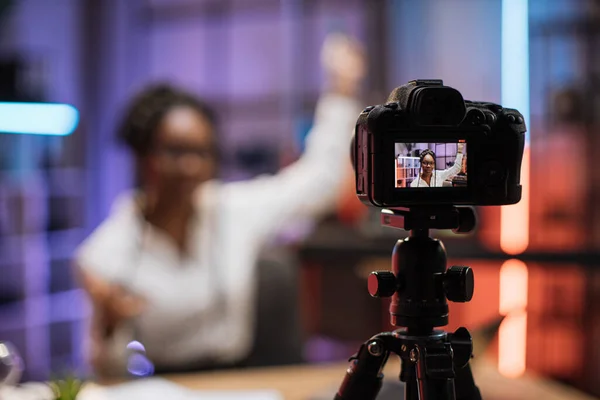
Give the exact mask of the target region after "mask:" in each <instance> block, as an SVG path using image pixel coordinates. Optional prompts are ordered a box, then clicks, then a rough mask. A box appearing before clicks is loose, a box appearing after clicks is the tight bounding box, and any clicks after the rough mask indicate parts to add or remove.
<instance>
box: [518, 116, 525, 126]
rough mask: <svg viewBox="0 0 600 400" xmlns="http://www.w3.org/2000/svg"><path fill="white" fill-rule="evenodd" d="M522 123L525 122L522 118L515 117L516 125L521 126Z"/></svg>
mask: <svg viewBox="0 0 600 400" xmlns="http://www.w3.org/2000/svg"><path fill="white" fill-rule="evenodd" d="M523 122H525V120H524V119H523V117H521V116H518V117H517V124H522V123H523Z"/></svg>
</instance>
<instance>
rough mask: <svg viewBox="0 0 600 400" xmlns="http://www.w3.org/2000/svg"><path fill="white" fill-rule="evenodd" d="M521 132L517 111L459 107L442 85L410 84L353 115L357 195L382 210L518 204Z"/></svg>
mask: <svg viewBox="0 0 600 400" xmlns="http://www.w3.org/2000/svg"><path fill="white" fill-rule="evenodd" d="M525 131H526V127H525V122H524V120H523V116H522V115H521V113H519V112H518V111H517V110H514V109H508V108H503V107H502V106H500V105H497V104H493V103H486V102H473V101H465V100H464V99H463V97H462V95H461V93H460V92H459V91H458V90H456V89H453V88H451V87H448V86H444V84H443V82H442V81H441V80H416V81H411V82H409V83H408V84H406V85H403V86H400V87H398V88H396V89H394V90H393V91H392V93H391V94H390V96H389V97H388V101H387V103H386V104H383V105H376V106H369V107H367V108H365V109H364V110H363V112H362V113H361V114H360V116H359V117H358V121H357V123H356V127H355V132H354V139H353V141H352V148H351V157H352V161H353V164H354V170H355V179H356V194H357V196H358V197H359V199H360V200H361V201H362V202H363V203H365V204H367V205H373V206H376V207H386V208H394V207H415V206H425V205H426V206H435V205H507V204H514V203H517V202H519V200H520V199H521V185H520V170H521V162H522V158H523V149H524V144H525ZM464 148H468V157H465V156H466V153H465V151H464ZM436 152H437V155H436ZM463 153H464V154H463ZM465 158H466V160H465ZM448 160H449V161H450V162H447V161H448ZM394 161H395V166H394ZM452 161H454V165H453V166H452V167H450V168H445V167H446V166H450V164H452ZM467 171H468V172H467Z"/></svg>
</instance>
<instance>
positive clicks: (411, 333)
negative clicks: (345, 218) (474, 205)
mask: <svg viewBox="0 0 600 400" xmlns="http://www.w3.org/2000/svg"><path fill="white" fill-rule="evenodd" d="M381 222H382V225H384V226H389V227H393V228H398V229H405V230H410V232H411V234H410V237H408V238H406V239H404V240H399V241H398V242H397V243H396V245H395V246H394V251H393V253H392V271H379V272H372V273H371V275H370V276H369V281H368V287H369V293H370V294H371V296H373V297H390V296H391V297H392V303H391V305H390V315H391V323H392V325H394V326H398V327H403V328H401V329H398V330H395V331H393V332H383V333H379V334H377V335H375V336H373V337H372V338H371V339H369V340H368V341H366V342H365V343H364V344H363V345H362V346H361V347H360V349H359V350H358V353H357V354H355V355H354V356H353V357H352V358H351V359H350V367H349V368H348V370H347V372H346V376H345V378H344V381H343V383H342V385H341V387H340V389H339V390H338V393H337V395H336V396H335V400H374V399H375V398H376V397H377V394H378V393H379V390H380V389H381V385H382V380H383V374H382V370H383V367H384V366H385V363H386V362H387V360H388V357H389V356H390V354H391V353H394V354H396V355H397V356H399V357H400V360H401V372H400V380H401V381H402V382H404V383H405V399H406V400H481V395H480V393H479V389H478V388H477V386H476V385H475V381H474V380H473V375H472V373H471V367H470V366H469V360H470V359H471V356H472V351H473V344H472V339H471V334H470V333H469V331H468V330H467V329H466V328H459V329H458V330H456V332H454V333H447V332H445V331H441V330H436V329H435V328H436V327H440V326H445V325H447V324H448V303H447V301H446V299H448V300H450V301H453V302H467V301H470V300H471V298H472V297H473V289H474V279H473V272H472V270H471V268H469V267H462V266H461V267H451V268H449V269H446V250H445V249H444V245H443V244H442V242H441V241H439V240H437V239H433V238H431V237H429V229H452V230H454V231H455V232H456V233H466V232H470V231H471V230H473V228H474V227H475V213H474V211H473V209H471V208H457V207H452V206H449V207H419V208H411V209H396V210H382V212H381Z"/></svg>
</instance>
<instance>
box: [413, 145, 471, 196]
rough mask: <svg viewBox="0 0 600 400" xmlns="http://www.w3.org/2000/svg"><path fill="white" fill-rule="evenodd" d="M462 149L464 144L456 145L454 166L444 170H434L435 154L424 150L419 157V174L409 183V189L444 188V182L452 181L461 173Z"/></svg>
mask: <svg viewBox="0 0 600 400" xmlns="http://www.w3.org/2000/svg"><path fill="white" fill-rule="evenodd" d="M464 147H465V145H464V143H459V144H458V151H457V153H456V160H455V161H454V165H453V166H452V167H450V168H447V169H445V170H436V169H435V153H434V152H433V151H432V150H430V149H426V150H424V151H423V152H421V154H420V156H419V160H420V162H421V173H420V175H419V178H417V179H415V180H414V181H412V182H411V183H410V187H411V188H423V187H442V186H444V182H445V181H447V180H450V179H452V178H453V177H454V176H456V175H457V174H458V173H459V172H460V171H461V169H462V160H463V150H464Z"/></svg>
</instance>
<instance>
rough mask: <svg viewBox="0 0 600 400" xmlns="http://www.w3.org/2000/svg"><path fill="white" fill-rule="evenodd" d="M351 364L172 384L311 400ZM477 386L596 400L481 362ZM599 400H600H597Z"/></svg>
mask: <svg viewBox="0 0 600 400" xmlns="http://www.w3.org/2000/svg"><path fill="white" fill-rule="evenodd" d="M347 366H348V364H345V363H344V364H329V365H306V366H286V367H278V368H258V369H249V370H233V371H220V372H209V373H200V374H186V375H170V376H166V378H168V379H169V380H171V381H173V382H176V383H178V384H180V385H182V386H185V387H187V388H190V389H216V390H219V389H221V390H232V389H276V390H278V391H279V392H280V393H281V394H283V396H284V398H285V399H286V400H308V399H311V398H316V396H319V395H325V397H323V398H327V397H326V396H327V394H328V393H331V397H329V398H331V399H333V394H334V393H335V391H336V390H337V388H338V387H339V385H340V383H341V382H342V379H343V377H344V373H345V371H346V368H347ZM473 370H474V374H475V379H476V382H477V385H478V386H479V388H480V390H481V392H482V395H483V398H484V399H485V400H538V399H544V400H595V399H594V398H593V397H590V396H586V395H584V394H582V393H581V392H579V391H577V390H574V389H571V388H569V387H566V386H564V385H561V384H558V383H555V382H550V381H547V380H544V379H541V378H536V377H533V376H528V377H526V378H520V379H514V380H513V379H508V378H505V377H503V376H501V375H500V374H499V373H498V372H497V370H496V369H495V368H494V366H493V365H492V364H490V363H488V362H486V361H485V360H480V361H479V364H476V365H475V366H474V368H473ZM399 371H400V370H399V364H398V362H397V361H390V362H388V364H387V365H386V368H385V371H384V373H385V375H386V379H396V377H397V376H398V373H399ZM596 400H597V399H596Z"/></svg>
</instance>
